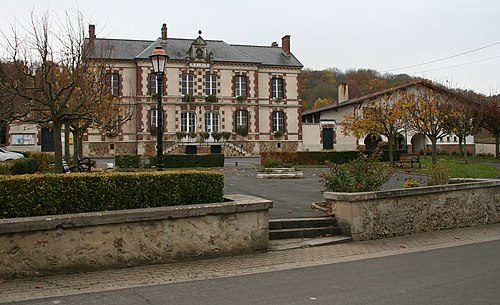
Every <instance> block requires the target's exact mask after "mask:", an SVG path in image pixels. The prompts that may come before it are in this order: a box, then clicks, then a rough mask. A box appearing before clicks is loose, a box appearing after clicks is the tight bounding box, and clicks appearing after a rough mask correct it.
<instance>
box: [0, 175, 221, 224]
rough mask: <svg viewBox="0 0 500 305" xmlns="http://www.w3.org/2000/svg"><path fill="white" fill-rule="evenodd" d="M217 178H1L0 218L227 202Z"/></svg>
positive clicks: (169, 176) (54, 176)
mask: <svg viewBox="0 0 500 305" xmlns="http://www.w3.org/2000/svg"><path fill="white" fill-rule="evenodd" d="M223 196H224V175H223V174H220V173H213V172H201V171H192V172H140V173H105V174H103V173H90V174H89V173H85V174H71V175H64V174H45V175H40V174H35V175H23V176H2V177H0V218H12V217H27V216H41V215H56V214H69V213H82V212H95V211H107V210H122V209H136V208H147V207H159V206H168V205H186V204H198V203H213V202H221V201H223Z"/></svg>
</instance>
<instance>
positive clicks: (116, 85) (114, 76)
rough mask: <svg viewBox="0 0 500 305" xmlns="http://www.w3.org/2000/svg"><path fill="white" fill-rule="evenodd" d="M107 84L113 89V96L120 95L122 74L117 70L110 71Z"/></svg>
mask: <svg viewBox="0 0 500 305" xmlns="http://www.w3.org/2000/svg"><path fill="white" fill-rule="evenodd" d="M106 78H107V79H106V82H107V86H108V87H109V89H110V90H111V94H112V95H113V96H119V95H120V74H119V73H117V72H114V73H108V74H107V75H106Z"/></svg>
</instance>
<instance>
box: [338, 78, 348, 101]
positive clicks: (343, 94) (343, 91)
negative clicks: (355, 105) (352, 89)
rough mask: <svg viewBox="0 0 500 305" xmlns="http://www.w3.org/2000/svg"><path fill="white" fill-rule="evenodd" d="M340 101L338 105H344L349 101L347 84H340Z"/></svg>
mask: <svg viewBox="0 0 500 305" xmlns="http://www.w3.org/2000/svg"><path fill="white" fill-rule="evenodd" d="M338 91H339V92H338V93H339V99H338V101H337V104H340V103H343V102H345V101H348V100H349V87H348V86H347V83H340V84H339V90H338Z"/></svg>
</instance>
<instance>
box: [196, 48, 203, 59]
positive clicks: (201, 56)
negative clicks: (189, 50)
mask: <svg viewBox="0 0 500 305" xmlns="http://www.w3.org/2000/svg"><path fill="white" fill-rule="evenodd" d="M196 58H199V59H201V58H203V50H202V49H196Z"/></svg>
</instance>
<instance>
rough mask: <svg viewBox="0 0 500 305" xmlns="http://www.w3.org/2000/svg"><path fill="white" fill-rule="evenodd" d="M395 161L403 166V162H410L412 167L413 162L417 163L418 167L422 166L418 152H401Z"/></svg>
mask: <svg viewBox="0 0 500 305" xmlns="http://www.w3.org/2000/svg"><path fill="white" fill-rule="evenodd" d="M397 162H399V165H400V166H403V163H410V165H411V167H413V163H418V167H419V168H420V167H422V164H421V163H420V154H401V156H400V157H399V160H398V161H397Z"/></svg>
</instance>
